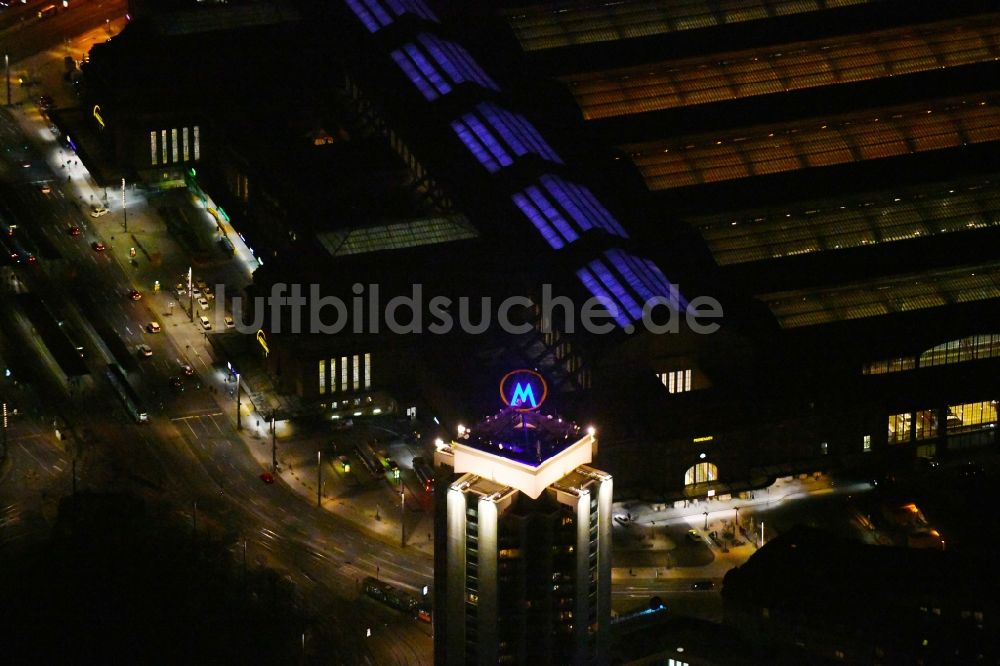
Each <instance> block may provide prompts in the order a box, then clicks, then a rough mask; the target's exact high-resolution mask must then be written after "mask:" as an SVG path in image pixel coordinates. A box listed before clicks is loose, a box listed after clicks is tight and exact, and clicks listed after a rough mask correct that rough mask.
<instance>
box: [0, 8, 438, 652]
mask: <svg viewBox="0 0 1000 666" xmlns="http://www.w3.org/2000/svg"><path fill="white" fill-rule="evenodd" d="M103 30H104V28H97V29H95V33H97V34H99V33H100V32H102V31H103ZM78 41H79V42H83V41H85V40H82V39H81V40H74V43H75V42H78ZM57 56H58V57H60V58H61V54H55V55H54V56H53V58H52V59H50V61H51V62H54V61H55V60H54V58H55V57H57ZM15 69H16V67H15ZM33 69H35V71H41V72H43V73H44V72H45V65H41V66H37V67H35V68H33ZM63 92H65V91H63ZM33 93H37V88H36V89H35V90H34V91H33ZM18 94H21V95H23V94H25V93H23V92H22V91H20V90H17V89H15V95H18ZM15 101H17V98H16V97H15ZM0 137H2V140H3V142H4V145H11V146H14V145H20V146H22V148H20V149H19V150H18V155H19V156H21V154H22V153H23V156H24V157H25V158H26V159H30V161H31V162H32V166H31V168H30V169H25V170H24V173H23V175H22V174H21V173H19V172H17V171H14V170H13V169H11V170H10V171H9V172H8V173H15V174H16V175H19V176H21V179H20V182H15V183H13V185H12V187H11V188H10V189H11V193H12V195H13V197H14V199H13V200H12V201H9V202H8V205H9V206H10V207H11V208H12V209H14V210H15V211H16V212H22V214H23V211H26V210H32V211H33V212H34V217H35V219H36V220H37V222H36V224H37V227H36V228H32V229H31V230H30V234H31V236H32V238H33V240H34V242H35V243H36V244H38V245H39V247H43V246H47V247H49V248H50V249H51V251H50V252H46V253H43V257H44V258H43V262H42V265H41V266H40V270H39V271H37V272H35V273H33V274H31V275H24V276H22V279H23V281H24V282H25V284H26V285H28V288H29V289H31V290H32V291H38V292H39V293H44V294H46V300H47V301H48V302H49V303H50V304H51V305H52V306H53V307H56V308H57V309H59V310H61V311H65V312H69V313H72V315H71V318H73V319H75V320H77V321H78V325H79V328H80V330H82V331H84V334H85V336H86V340H85V343H84V344H85V345H86V346H87V348H88V349H90V350H93V351H94V352H95V353H91V354H88V356H87V358H86V363H87V365H88V366H89V369H90V371H91V375H92V376H93V377H95V378H98V379H97V381H96V382H95V383H94V386H93V387H91V388H84V389H81V390H79V391H75V389H74V391H75V395H76V399H75V400H73V401H71V402H68V403H65V404H64V406H63V407H62V408H60V412H61V415H62V416H63V417H64V418H66V419H68V420H69V421H70V422H71V423H72V426H73V428H74V429H75V430H76V432H78V433H87V434H86V440H87V442H88V446H86V447H84V450H83V452H82V456H81V458H80V459H78V461H77V477H78V485H79V488H81V489H103V490H119V491H127V492H129V493H131V494H134V495H137V496H140V497H144V498H146V499H148V500H149V501H150V502H153V503H156V504H161V503H164V502H169V503H172V504H173V505H174V506H175V507H176V508H177V510H178V511H179V512H181V513H184V514H185V515H190V514H191V506H192V502H197V503H198V509H197V511H198V522H199V525H201V526H202V528H201V529H203V530H205V532H206V534H209V535H210V536H211V537H212V538H214V539H222V540H223V541H224V542H228V543H229V544H230V546H229V547H230V550H231V551H232V553H233V556H234V562H235V561H237V557H238V558H242V549H243V543H244V541H245V542H246V551H247V557H248V559H249V562H250V565H251V567H260V566H267V567H272V568H274V569H276V570H277V571H279V572H286V575H287V576H288V577H289V578H290V581H291V582H292V583H293V584H294V587H295V589H296V590H297V594H298V595H299V597H298V598H300V599H301V604H302V608H303V610H304V611H306V613H307V616H309V617H310V618H312V619H311V620H310V622H311V623H313V624H312V625H311V626H309V627H308V628H307V629H306V630H307V632H313V633H317V634H321V635H322V636H323V637H324V640H327V641H329V642H330V643H331V644H334V643H335V644H337V645H339V654H340V655H341V657H340V658H341V659H343V662H342V663H372V664H381V663H430V661H431V658H430V654H431V643H430V627H429V625H427V624H423V623H418V622H416V621H415V620H413V619H412V618H410V617H408V616H406V615H403V614H400V613H398V612H395V611H393V610H391V609H386V608H384V607H382V606H380V605H378V604H376V603H374V602H372V601H370V600H368V599H367V598H365V597H363V596H361V595H360V594H359V589H358V582H359V580H360V579H361V578H363V577H364V576H368V575H374V574H375V572H376V570H377V569H378V571H379V572H380V575H381V577H382V578H383V579H384V580H387V581H392V582H394V583H396V584H397V585H401V586H404V587H407V588H409V589H411V590H415V591H416V590H419V589H420V588H421V587H422V586H423V585H427V584H429V583H430V580H431V570H432V563H431V557H430V556H429V554H428V552H427V548H426V546H427V539H426V537H423V538H422V539H421V541H423V545H424V549H423V550H417V548H416V547H411V548H408V549H406V550H401V549H400V548H399V547H398V545H395V543H394V542H395V539H390V538H388V535H387V534H386V539H385V541H382V540H380V539H379V534H380V531H381V532H384V533H388V532H392V533H393V535H395V533H397V532H398V527H397V528H395V529H394V528H393V527H391V525H392V522H393V518H392V517H391V516H387V517H386V519H385V520H382V521H374V520H365V518H364V517H363V514H365V513H366V512H367V511H368V509H367V507H366V505H365V504H364V503H363V502H361V503H359V504H360V506H359V507H357V508H353V507H352V508H349V509H345V510H346V511H348V512H352V511H353V512H357V513H358V514H359V515H358V516H356V517H355V520H354V522H351V521H349V520H345V519H343V518H339V517H338V516H337V515H336V512H327V511H319V510H317V509H315V508H314V507H311V506H310V503H309V502H308V501H307V500H305V499H304V498H302V497H299V496H297V493H296V492H294V491H293V490H292V489H291V488H290V487H289V486H288V485H286V484H285V483H280V484H275V485H274V486H272V487H268V486H264V485H263V484H262V483H261V482H260V480H259V479H258V475H259V474H260V472H261V470H262V465H261V463H259V462H258V461H257V460H255V458H254V457H253V456H251V455H249V450H250V449H254V448H255V447H260V446H261V440H258V439H257V438H254V437H253V436H251V435H247V436H246V437H243V438H241V437H239V436H238V435H236V433H235V432H234V427H233V426H234V423H233V418H232V416H233V415H234V414H235V409H234V408H235V404H234V401H233V400H232V399H231V398H230V397H229V395H228V390H229V389H230V388H231V386H230V385H228V384H226V383H225V376H226V373H225V371H224V368H223V369H221V370H220V369H219V368H218V367H217V365H216V364H215V363H214V362H213V360H212V358H213V357H212V352H211V351H210V347H209V346H208V345H207V344H206V340H205V336H204V335H203V334H202V333H201V332H200V330H198V329H196V328H195V326H194V325H193V324H191V323H190V322H189V321H188V318H187V316H186V314H185V312H184V311H183V310H182V309H181V308H180V307H176V308H174V309H173V312H172V314H170V312H171V311H170V309H169V308H168V301H169V300H170V299H175V296H174V295H172V294H170V293H169V291H168V290H163V291H161V293H160V294H153V293H151V292H152V288H151V284H152V282H153V280H155V279H159V280H160V281H161V283H162V284H164V285H172V284H173V283H174V281H175V280H174V279H173V278H174V276H176V275H180V274H181V273H182V272H183V271H184V270H186V268H187V266H188V265H189V261H188V260H187V259H186V258H185V257H184V256H183V253H182V252H181V251H180V250H179V248H178V247H177V246H176V244H175V243H174V242H173V241H172V239H171V238H170V237H169V235H168V234H167V233H166V232H165V230H164V229H163V224H162V222H160V221H159V220H158V219H157V217H156V214H155V209H154V208H155V201H153V202H151V201H150V200H149V199H148V198H147V197H146V196H145V195H144V194H143V193H142V192H141V191H136V190H131V189H130V190H128V193H127V194H128V206H129V212H128V224H129V233H130V234H131V235H133V236H134V237H135V238H139V239H141V241H142V243H143V245H144V246H145V247H146V249H147V250H148V251H150V252H156V253H159V254H161V255H162V257H163V259H162V263H161V264H160V265H159V266H156V267H155V268H154V267H152V266H150V262H148V261H140V265H139V267H138V269H135V268H133V267H130V266H129V265H128V259H129V257H128V250H129V246H130V244H132V243H133V241H132V240H131V238H129V237H128V236H126V235H125V234H124V233H123V230H122V229H121V226H120V220H121V210H120V205H118V201H117V200H116V198H115V196H114V195H113V194H112V196H110V197H109V199H108V208H109V209H110V213H109V214H108V215H106V216H103V217H101V218H99V219H91V218H90V216H89V214H88V213H89V205H90V203H91V202H93V201H102V202H103V201H104V199H103V191H102V190H100V189H97V188H94V187H93V186H92V185H90V184H89V183H90V181H89V178H88V175H87V174H86V171H85V169H84V168H83V167H82V166H79V165H78V164H77V163H76V161H75V160H73V162H74V163H73V164H72V165H71V166H70V168H69V170H68V171H67V168H66V167H65V166H64V162H65V159H66V158H67V157H70V158H72V156H71V155H69V154H67V153H66V151H65V150H62V149H60V148H59V147H58V146H57V145H56V143H55V141H54V140H53V137H52V135H51V134H50V133H49V132H48V130H47V129H46V127H45V125H44V124H43V123H42V119H41V117H40V116H39V115H38V113H37V110H36V109H35V108H34V107H33V106H30V105H27V104H24V105H22V107H21V109H20V110H19V111H15V112H14V113H13V114H11V113H9V112H7V111H2V112H0ZM23 146H28V148H27V150H24V148H23ZM9 162H10V159H9V158H8V163H9ZM49 165H51V166H49ZM60 173H62V174H66V173H69V174H70V175H71V176H72V182H70V183H66V182H65V180H61V179H60V178H59V177H58V174H60ZM38 182H51V183H53V187H52V192H51V193H50V194H49V195H45V194H42V193H41V192H40V191H39V190H38V186H37V183H38ZM202 210H203V209H202ZM190 214H192V215H197V214H198V209H197V208H195V207H193V206H192V207H191V209H190ZM202 214H203V215H204V213H202ZM204 217H205V218H208V216H207V215H204ZM205 223H206V224H210V222H209V221H208V219H206V220H205ZM70 224H75V225H77V226H79V227H80V228H81V229H82V230H83V233H82V235H81V237H72V236H69V235H68V234H66V233H65V229H66V228H67V226H69V225H70ZM92 240H100V241H102V242H103V243H104V244H105V245H106V246H107V248H108V249H107V251H106V252H103V253H95V252H94V251H93V250H92V249H91V248H90V241H92ZM240 254H241V255H242V257H243V258H242V259H241V258H240V257H239V256H238V257H237V258H236V259H234V260H232V261H230V262H226V263H225V264H224V265H223V264H220V265H217V266H213V267H206V269H205V272H204V273H205V277H206V278H209V281H210V283H213V284H214V283H215V282H214V281H216V280H217V281H221V282H228V283H229V284H233V285H240V284H242V283H243V282H241V280H243V281H245V280H246V279H247V277H248V272H247V269H246V265H247V264H246V259H245V257H246V253H245V248H244V249H243V250H242V252H241V253H240ZM57 257H61V258H57ZM66 284H69V285H71V286H70V288H69V289H68V290H67V289H65V288H60V287H57V286H56V285H66ZM83 285H86V287H85V288H84V287H83ZM132 288H134V289H137V290H139V291H142V292H144V293H145V294H146V295H145V297H144V298H143V299H142V300H140V301H138V302H132V301H130V300H129V299H128V298H126V297H124V296H122V294H124V293H125V292H127V291H128V289H132ZM175 300H176V299H175ZM212 313H213V314H214V308H213V309H212ZM152 320H159V321H160V322H161V323H162V326H163V332H164V333H166V335H164V334H162V333H161V334H159V335H153V334H149V333H148V332H147V331H146V330H145V326H146V324H147V323H148V322H149V321H152ZM218 324H219V326H220V327H221V324H222V322H221V320H220V321H219V322H218ZM106 329H111V330H112V331H113V332H114V333H115V334H116V335H120V336H121V341H122V343H123V348H124V349H130V350H131V349H134V348H135V347H136V345H139V344H147V345H149V346H150V347H151V348H152V349H153V356H152V357H151V358H149V359H135V358H124V359H123V358H121V354H120V353H119V354H117V355H116V350H114V349H110V348H109V347H108V344H107V342H106V341H105V340H104V339H103V338H102V337H101V334H100V332H99V331H101V330H106ZM105 358H107V359H109V360H115V359H117V360H119V361H120V362H122V363H123V365H124V366H125V369H126V370H127V371H130V375H131V377H132V378H133V381H135V379H136V378H137V379H138V381H137V388H138V392H139V394H140V395H141V396H142V397H143V398H144V399H145V401H146V404H147V406H148V408H149V409H150V411H151V414H152V416H151V424H150V425H149V426H137V425H133V424H127V423H125V422H124V421H123V420H122V417H123V415H122V414H121V410H120V408H119V407H118V404H117V399H116V398H115V397H114V396H113V395H111V394H110V392H109V391H108V390H107V387H106V383H104V382H103V381H102V380H101V379H100V378H101V377H102V376H103V368H102V366H103V363H104V362H105V361H104V359H105ZM138 361H141V362H138ZM180 361H183V362H186V363H190V364H191V365H192V366H193V367H194V370H195V376H193V377H190V378H188V384H189V388H188V390H186V391H185V392H184V393H183V394H180V395H174V394H173V393H171V391H170V389H169V382H168V379H169V377H170V376H172V375H175V374H177V373H178V367H179V362H180ZM50 374H51V373H50ZM45 380H46V384H48V385H50V386H53V387H55V386H56V385H57V384H58V382H57V381H56V380H55V378H54V377H52V378H45ZM196 382H200V383H201V384H202V385H203V387H204V388H202V389H200V390H198V389H193V388H190V386H193V385H194V384H195V383H196ZM209 388H211V389H213V391H212V392H211V393H210V392H209V390H208V389H209ZM91 405H99V406H100V407H99V408H98V409H92V408H90V406H91ZM109 415H111V416H113V417H114V418H108V417H109ZM253 416H256V415H250V417H253ZM45 423H46V422H45V420H44V419H42V418H40V417H38V416H34V415H26V414H22V415H21V416H19V417H18V419H17V422H16V425H15V428H16V430H15V431H13V432H15V433H18V432H24V433H25V434H23V435H20V434H19V435H14V436H12V439H11V447H10V457H9V463H8V464H7V465H6V466H5V468H4V474H3V478H4V480H5V481H7V482H9V481H12V480H18V481H19V482H18V483H17V484H16V485H13V484H11V483H4V484H3V486H2V488H3V492H4V495H3V506H2V507H0V509H2V510H3V515H2V516H0V521H2V526H3V535H4V537H3V538H4V539H5V540H10V539H18V540H20V539H24V538H26V535H27V534H29V532H27V531H26V530H28V529H29V528H30V529H35V530H37V529H39V528H40V527H41V526H42V525H44V524H45V520H44V518H48V519H49V520H51V518H52V511H54V508H55V507H54V505H53V502H54V501H55V500H56V498H57V496H58V493H60V492H67V491H68V489H69V488H70V483H71V478H70V477H69V471H68V470H69V467H70V458H71V457H72V456H71V454H70V453H66V452H65V451H63V450H62V449H61V448H59V447H58V446H56V445H55V441H54V437H53V436H52V430H51V428H46V427H45ZM82 437H83V436H82V435H81V438H82ZM279 441H280V440H279ZM280 443H281V444H283V442H280ZM267 448H268V451H267V454H266V457H267V458H269V456H270V451H269V448H270V447H269V446H268V447H267ZM279 460H281V461H282V462H283V461H284V460H285V454H284V452H282V453H281V454H280V456H279ZM332 477H333V475H331V478H332ZM289 479H290V480H293V477H289ZM39 492H41V495H39ZM373 492H374V493H375V494H376V495H379V496H381V495H385V496H386V497H389V498H391V497H393V495H392V493H390V492H389V491H388V489H385V491H384V492H382V493H380V492H379V489H377V488H376V489H373ZM40 497H41V498H47V499H40ZM344 504H345V503H344V502H340V503H338V506H340V507H343V506H344ZM414 506H416V503H414ZM372 509H374V507H372ZM418 520H419V519H418ZM359 523H360V524H362V525H365V527H367V528H369V529H359V527H358V526H357V525H358V524H359ZM396 525H398V522H396ZM421 529H422V528H421ZM369 628H374V631H373V635H372V638H371V639H369V640H361V638H362V637H364V636H365V633H366V631H367V630H368V629H369Z"/></svg>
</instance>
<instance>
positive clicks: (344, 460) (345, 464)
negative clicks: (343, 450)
mask: <svg viewBox="0 0 1000 666" xmlns="http://www.w3.org/2000/svg"><path fill="white" fill-rule="evenodd" d="M337 462H339V463H340V466H341V467H342V468H343V469H344V472H350V471H351V460H350V458H348V457H347V456H337Z"/></svg>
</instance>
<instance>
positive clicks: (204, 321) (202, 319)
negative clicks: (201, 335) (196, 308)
mask: <svg viewBox="0 0 1000 666" xmlns="http://www.w3.org/2000/svg"><path fill="white" fill-rule="evenodd" d="M198 321H200V322H201V327H202V328H203V329H205V330H206V331H211V330H212V322H210V321H209V320H208V317H206V316H205V315H202V316H200V317H198Z"/></svg>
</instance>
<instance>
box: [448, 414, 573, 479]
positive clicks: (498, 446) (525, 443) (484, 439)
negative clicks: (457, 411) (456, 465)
mask: <svg viewBox="0 0 1000 666" xmlns="http://www.w3.org/2000/svg"><path fill="white" fill-rule="evenodd" d="M581 436H582V433H581V432H580V426H578V425H576V424H575V423H572V422H570V421H564V420H563V419H561V418H557V417H555V416H553V415H551V414H543V413H540V412H519V411H517V410H516V409H514V408H512V407H508V408H506V409H504V410H503V411H501V412H499V413H497V414H494V415H493V416H487V417H486V418H485V419H484V420H482V421H480V422H479V423H478V424H477V425H475V426H473V427H472V429H471V430H469V431H467V432H466V435H465V436H464V437H460V438H459V440H458V441H459V443H460V444H464V445H466V446H470V447H472V448H475V449H478V450H480V451H485V452H487V453H492V454H494V455H498V456H502V457H504V458H508V459H510V460H514V461H516V462H519V463H523V464H525V465H531V466H532V467H537V466H539V465H541V464H542V463H543V462H545V461H546V460H548V459H549V458H552V457H553V456H555V455H557V454H559V453H560V452H561V451H563V450H564V449H566V448H567V447H569V446H570V445H571V444H573V443H575V442H577V441H578V440H579V439H580V437H581Z"/></svg>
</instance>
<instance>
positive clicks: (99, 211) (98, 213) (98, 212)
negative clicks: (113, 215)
mask: <svg viewBox="0 0 1000 666" xmlns="http://www.w3.org/2000/svg"><path fill="white" fill-rule="evenodd" d="M110 212H111V211H109V210H108V209H107V208H105V207H104V206H91V207H90V216H91V217H93V218H95V219H96V218H98V217H103V216H105V215H107V214H108V213H110Z"/></svg>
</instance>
